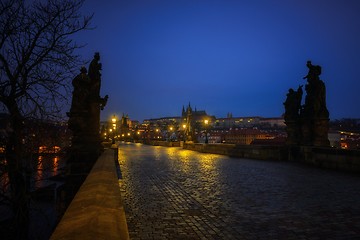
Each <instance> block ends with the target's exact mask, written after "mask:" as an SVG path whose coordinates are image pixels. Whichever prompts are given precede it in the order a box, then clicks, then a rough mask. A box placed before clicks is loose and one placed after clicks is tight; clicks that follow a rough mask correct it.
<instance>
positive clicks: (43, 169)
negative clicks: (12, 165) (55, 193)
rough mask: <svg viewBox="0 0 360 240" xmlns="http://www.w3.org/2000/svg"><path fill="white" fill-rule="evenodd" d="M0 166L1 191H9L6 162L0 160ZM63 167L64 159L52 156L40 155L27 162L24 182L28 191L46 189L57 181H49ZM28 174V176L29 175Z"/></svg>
mask: <svg viewBox="0 0 360 240" xmlns="http://www.w3.org/2000/svg"><path fill="white" fill-rule="evenodd" d="M0 165H1V166H2V167H3V168H2V169H1V171H0V187H1V191H3V192H7V191H8V190H9V177H8V173H7V172H6V168H5V166H6V160H5V159H2V160H1V162H0ZM63 167H65V158H64V157H61V156H54V155H51V154H50V155H40V156H38V157H36V158H34V159H33V160H32V161H29V162H28V164H27V167H26V169H27V170H26V173H27V174H28V175H27V176H26V181H27V182H28V186H29V187H30V190H31V191H32V190H35V189H39V188H41V187H46V186H48V185H50V184H53V183H57V182H58V181H55V180H52V179H50V178H51V177H54V176H56V175H58V174H60V173H61V168H63ZM29 173H30V174H29Z"/></svg>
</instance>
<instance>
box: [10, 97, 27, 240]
mask: <svg viewBox="0 0 360 240" xmlns="http://www.w3.org/2000/svg"><path fill="white" fill-rule="evenodd" d="M8 109H9V110H10V111H9V112H10V116H11V120H10V124H11V128H12V131H11V133H10V136H9V140H8V143H7V146H6V160H7V162H8V176H9V182H10V191H11V199H12V210H13V213H14V218H15V226H14V227H15V232H16V239H27V236H28V230H29V229H28V228H29V206H28V202H29V201H28V189H26V182H25V175H24V173H25V168H24V163H23V146H22V145H23V143H22V139H23V135H22V132H23V122H22V117H21V114H20V111H19V109H18V108H17V105H16V103H13V104H11V106H9V108H8Z"/></svg>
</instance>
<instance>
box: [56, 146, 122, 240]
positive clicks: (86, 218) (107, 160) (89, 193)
mask: <svg viewBox="0 0 360 240" xmlns="http://www.w3.org/2000/svg"><path fill="white" fill-rule="evenodd" d="M115 149H116V152H115V156H116V153H117V148H115ZM116 161H117V159H116ZM116 171H117V168H116V164H115V159H114V150H112V149H107V150H105V152H104V153H103V154H102V155H101V156H100V157H99V158H98V160H97V161H96V163H95V165H94V167H93V168H92V170H91V172H90V173H89V175H88V176H87V178H86V180H85V182H84V183H83V185H82V186H81V187H80V189H79V191H78V192H77V194H76V195H75V197H74V199H73V201H72V202H71V204H70V205H69V207H68V209H67V210H66V212H65V214H64V216H63V217H62V219H61V221H60V222H59V224H58V225H57V227H56V229H55V231H54V232H53V235H52V236H51V239H52V240H56V239H129V233H128V229H127V223H126V218H125V211H124V207H123V204H122V199H121V195H120V187H119V182H118V176H117V172H116Z"/></svg>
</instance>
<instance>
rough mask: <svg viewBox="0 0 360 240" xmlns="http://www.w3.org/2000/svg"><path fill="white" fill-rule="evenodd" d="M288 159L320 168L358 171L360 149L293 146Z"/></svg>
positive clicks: (359, 170) (359, 171)
mask: <svg viewBox="0 0 360 240" xmlns="http://www.w3.org/2000/svg"><path fill="white" fill-rule="evenodd" d="M288 152H289V156H288V160H289V161H296V162H302V163H306V164H310V165H313V166H316V167H320V168H327V169H334V170H341V171H347V172H354V173H360V151H359V150H346V149H337V148H320V147H307V146H301V147H293V148H289V150H288Z"/></svg>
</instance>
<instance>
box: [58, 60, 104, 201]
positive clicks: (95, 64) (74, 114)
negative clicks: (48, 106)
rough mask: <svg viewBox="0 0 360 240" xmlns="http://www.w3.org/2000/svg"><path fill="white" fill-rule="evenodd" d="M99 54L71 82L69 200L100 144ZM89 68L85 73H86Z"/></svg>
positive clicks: (92, 162)
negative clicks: (87, 67) (72, 89)
mask: <svg viewBox="0 0 360 240" xmlns="http://www.w3.org/2000/svg"><path fill="white" fill-rule="evenodd" d="M99 60H100V54H99V53H95V55H94V59H93V60H92V61H91V63H90V66H89V70H88V71H87V70H86V68H85V67H82V68H81V71H80V74H79V75H77V76H76V77H75V78H74V80H73V82H72V84H73V86H74V91H73V98H72V103H71V108H70V111H69V112H68V113H67V115H68V116H69V122H68V124H69V129H71V131H72V135H73V136H72V140H71V147H70V149H69V152H68V159H67V168H68V169H67V176H66V178H67V180H66V183H65V187H64V188H65V190H64V191H65V192H66V194H65V195H64V196H65V198H66V200H65V202H67V203H69V201H70V200H71V198H72V197H73V196H74V195H75V193H76V191H77V189H78V188H79V187H80V185H81V183H82V182H83V181H84V180H85V178H86V176H87V174H88V173H89V172H90V170H91V168H92V166H93V164H94V163H95V161H96V160H97V158H98V157H99V155H100V154H101V152H102V150H103V147H102V145H101V138H100V110H102V109H104V107H105V105H106V103H107V100H108V96H107V95H106V96H105V97H104V98H101V97H100V86H101V73H100V71H101V69H102V66H101V63H99ZM87 72H88V74H87Z"/></svg>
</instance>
